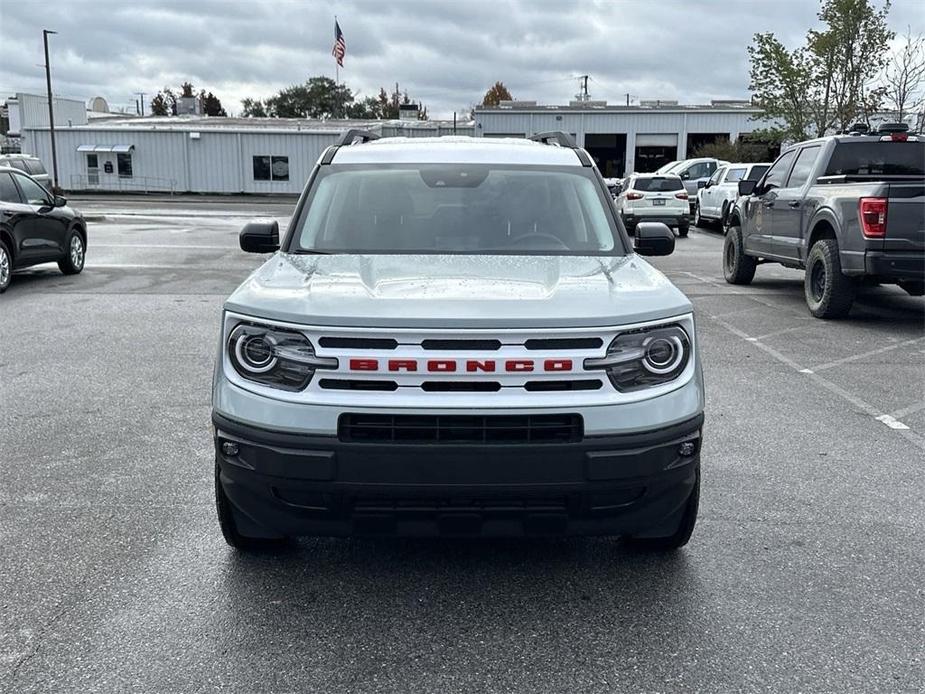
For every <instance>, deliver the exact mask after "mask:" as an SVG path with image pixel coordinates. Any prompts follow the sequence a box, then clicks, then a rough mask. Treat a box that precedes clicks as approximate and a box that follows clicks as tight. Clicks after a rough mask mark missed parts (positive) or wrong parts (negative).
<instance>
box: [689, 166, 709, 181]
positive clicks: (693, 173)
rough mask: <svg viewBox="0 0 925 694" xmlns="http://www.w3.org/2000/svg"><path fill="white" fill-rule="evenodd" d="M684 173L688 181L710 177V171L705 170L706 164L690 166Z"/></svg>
mask: <svg viewBox="0 0 925 694" xmlns="http://www.w3.org/2000/svg"><path fill="white" fill-rule="evenodd" d="M685 173H687V177H688V178H689V179H690V180H694V179H695V178H703V177H704V176H709V175H710V171H709V169H707V165H706V162H700V163H699V164H693V165H692V166H690V167H688V169H687V171H686V172H685Z"/></svg>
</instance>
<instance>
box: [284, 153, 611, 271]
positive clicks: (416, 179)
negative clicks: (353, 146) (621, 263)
mask: <svg viewBox="0 0 925 694" xmlns="http://www.w3.org/2000/svg"><path fill="white" fill-rule="evenodd" d="M607 204H609V201H607V200H606V199H605V198H604V196H603V194H602V190H601V186H600V185H599V184H598V182H597V179H596V178H595V177H594V175H593V172H592V170H591V169H589V168H585V167H577V166H561V167H545V168H543V169H540V168H538V167H536V166H521V167H517V166H493V165H482V164H479V165H473V164H414V165H392V166H381V165H378V166H375V167H369V166H365V165H341V166H337V165H334V166H324V167H321V168H320V170H319V173H318V176H317V177H316V179H315V181H314V183H313V185H312V193H311V197H310V199H309V200H308V201H307V203H306V205H305V208H304V209H303V211H302V214H301V216H300V220H299V222H298V224H297V226H296V227H295V228H296V233H295V234H294V235H293V238H292V241H291V244H290V251H291V252H295V253H298V252H300V251H301V252H308V253H310V252H318V253H465V254H485V255H494V254H520V255H524V254H532V255H569V254H571V255H623V254H624V250H623V244H622V242H621V241H619V240H618V234H617V231H616V228H615V227H614V226H613V221H612V219H611V218H610V217H609V215H608V214H607V210H606V205H607Z"/></svg>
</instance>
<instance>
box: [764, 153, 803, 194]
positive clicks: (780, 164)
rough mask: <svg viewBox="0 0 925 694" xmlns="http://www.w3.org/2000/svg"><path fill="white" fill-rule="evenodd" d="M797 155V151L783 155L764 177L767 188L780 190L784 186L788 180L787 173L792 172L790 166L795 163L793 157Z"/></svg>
mask: <svg viewBox="0 0 925 694" xmlns="http://www.w3.org/2000/svg"><path fill="white" fill-rule="evenodd" d="M795 155H796V150H795V149H792V150H790V151H789V152H786V153H784V154H782V155H781V156H780V158H779V159H778V160H777V161H776V162H774V165H773V166H772V167H771V168H770V169H768V173H767V174H766V175H765V177H764V187H765V188H780V187H781V186H783V185H784V180H786V178H787V172H788V171H789V170H790V165H791V164H792V163H793V157H794V156H795Z"/></svg>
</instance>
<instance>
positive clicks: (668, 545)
mask: <svg viewBox="0 0 925 694" xmlns="http://www.w3.org/2000/svg"><path fill="white" fill-rule="evenodd" d="M699 507H700V470H697V478H696V480H695V481H694V489H693V490H692V491H691V495H690V496H689V497H688V499H687V502H686V503H685V505H684V511H683V514H682V515H681V522H680V523H679V524H678V529H677V530H676V531H675V532H674V533H673V534H671V535H668V536H666V537H634V536H632V535H630V536H627V537H625V538H624V539H623V541H624V542H625V543H626V544H627V545H629V546H630V547H632V548H634V549H640V550H656V551H659V550H661V551H665V550H673V549H679V548H681V547H683V546H684V545H686V544H687V543H688V542H689V541H690V539H691V535H692V534H693V533H694V526H695V525H696V524H697V509H698V508H699Z"/></svg>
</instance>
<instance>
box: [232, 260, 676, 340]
mask: <svg viewBox="0 0 925 694" xmlns="http://www.w3.org/2000/svg"><path fill="white" fill-rule="evenodd" d="M225 308H226V309H227V310H229V311H234V312H236V313H242V314H246V315H249V316H254V317H262V318H267V319H270V320H278V321H286V322H292V323H300V324H305V325H343V326H370V327H396V328H398V327H409V328H411V327H441V328H442V327H458V328H485V327H489V326H491V327H498V328H522V327H588V326H609V325H617V324H626V323H635V322H641V321H648V320H656V319H660V318H669V317H672V316H677V315H679V314H682V313H686V312H689V311H690V310H691V304H690V302H689V301H688V299H687V297H685V296H684V295H683V294H682V293H681V292H680V291H679V290H678V289H677V288H676V287H675V286H674V285H673V284H672V283H671V282H669V281H668V279H666V278H665V276H664V275H662V273H660V272H659V271H658V270H656V269H655V268H653V267H652V266H651V265H649V264H648V263H647V262H646V261H645V260H643V259H642V258H641V257H639V256H638V255H629V256H625V257H618V258H614V257H574V256H474V255H291V254H286V253H277V254H276V255H274V256H273V257H272V258H270V260H268V261H267V262H266V263H265V264H264V265H262V266H261V267H260V268H258V269H257V270H256V271H255V272H254V273H253V274H252V275H251V276H250V277H248V278H247V280H245V281H244V282H243V283H242V284H241V286H240V287H238V289H237V290H236V291H235V292H234V294H232V295H231V296H230V297H229V298H228V300H227V301H226V302H225Z"/></svg>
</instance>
